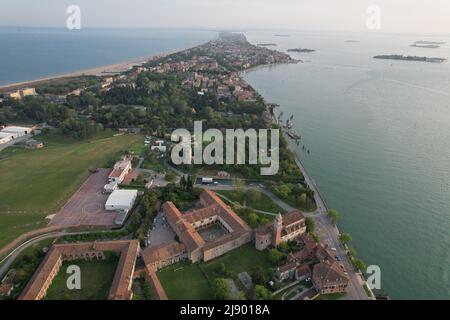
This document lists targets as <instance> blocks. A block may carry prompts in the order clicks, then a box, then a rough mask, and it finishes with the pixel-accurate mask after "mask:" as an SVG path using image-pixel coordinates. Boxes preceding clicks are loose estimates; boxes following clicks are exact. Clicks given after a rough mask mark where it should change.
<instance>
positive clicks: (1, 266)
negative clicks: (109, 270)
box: [0, 230, 99, 279]
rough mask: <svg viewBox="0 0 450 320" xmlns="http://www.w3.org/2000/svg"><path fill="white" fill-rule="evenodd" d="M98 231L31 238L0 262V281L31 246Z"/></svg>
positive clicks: (53, 234) (65, 232)
mask: <svg viewBox="0 0 450 320" xmlns="http://www.w3.org/2000/svg"><path fill="white" fill-rule="evenodd" d="M97 232H99V231H98V230H94V231H79V232H68V231H65V230H63V231H56V232H50V233H45V234H41V235H39V236H36V237H34V238H31V239H29V240H27V241H25V242H24V243H22V244H21V245H19V246H18V247H16V248H15V249H14V250H13V251H11V252H10V253H9V254H8V255H7V256H6V257H4V258H3V259H2V260H1V261H0V279H1V278H3V276H4V274H5V273H6V272H7V271H8V269H9V268H10V266H11V265H12V263H13V262H14V261H15V260H16V258H17V257H18V256H19V255H20V253H22V252H23V251H24V250H25V249H27V248H29V247H30V246H32V245H34V244H36V243H38V242H41V241H43V240H46V239H51V238H57V237H63V236H75V235H83V234H89V233H97Z"/></svg>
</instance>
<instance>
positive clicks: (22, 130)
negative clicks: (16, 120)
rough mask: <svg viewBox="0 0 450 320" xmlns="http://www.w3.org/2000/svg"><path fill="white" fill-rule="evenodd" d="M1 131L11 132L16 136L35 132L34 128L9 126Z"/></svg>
mask: <svg viewBox="0 0 450 320" xmlns="http://www.w3.org/2000/svg"><path fill="white" fill-rule="evenodd" d="M0 132H1V133H9V134H11V135H13V136H14V139H15V138H18V137H22V136H25V135H27V134H30V133H32V132H33V129H32V128H26V127H16V126H9V127H5V128H4V129H2V130H1V131H0Z"/></svg>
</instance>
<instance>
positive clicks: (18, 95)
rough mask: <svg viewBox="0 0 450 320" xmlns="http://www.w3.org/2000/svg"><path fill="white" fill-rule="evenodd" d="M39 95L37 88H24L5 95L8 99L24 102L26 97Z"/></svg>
mask: <svg viewBox="0 0 450 320" xmlns="http://www.w3.org/2000/svg"><path fill="white" fill-rule="evenodd" d="M35 95H37V93H36V89H35V88H24V89H18V90H15V91H10V92H7V93H6V94H5V96H6V97H8V98H10V99H15V100H22V99H23V98H25V97H26V96H35Z"/></svg>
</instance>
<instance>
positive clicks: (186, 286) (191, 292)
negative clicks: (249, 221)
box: [158, 244, 272, 300]
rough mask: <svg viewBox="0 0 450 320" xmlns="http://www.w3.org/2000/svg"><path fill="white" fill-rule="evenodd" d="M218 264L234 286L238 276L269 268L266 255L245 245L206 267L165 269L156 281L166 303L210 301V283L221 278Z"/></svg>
mask: <svg viewBox="0 0 450 320" xmlns="http://www.w3.org/2000/svg"><path fill="white" fill-rule="evenodd" d="M221 263H223V264H224V265H225V266H226V269H227V273H228V274H229V276H231V278H233V279H234V280H235V283H236V284H237V285H238V286H239V284H240V282H239V280H238V278H237V274H238V273H241V272H244V271H247V272H248V273H250V272H251V270H252V269H253V267H255V266H261V267H263V268H264V269H268V268H271V267H272V263H271V262H270V260H269V257H268V253H267V252H266V251H263V252H260V251H257V250H256V249H255V247H254V245H253V244H248V245H245V246H243V247H241V248H239V249H236V250H233V251H231V252H229V253H227V254H226V255H224V256H222V257H219V258H217V259H214V260H213V261H210V262H208V263H201V264H199V265H197V264H189V263H178V264H176V265H173V266H170V267H167V268H165V269H163V270H161V271H159V272H158V278H159V280H160V281H161V283H162V285H163V287H164V290H165V291H166V293H167V296H168V297H169V299H170V300H182V299H187V300H205V299H213V291H212V289H211V287H210V282H212V281H213V280H214V279H216V278H223V277H224V275H222V274H220V273H219V266H220V264H221Z"/></svg>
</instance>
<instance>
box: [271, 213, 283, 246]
mask: <svg viewBox="0 0 450 320" xmlns="http://www.w3.org/2000/svg"><path fill="white" fill-rule="evenodd" d="M273 223H274V225H273V232H274V237H273V238H274V243H273V245H274V246H275V247H278V245H279V244H280V243H281V231H282V230H283V217H282V215H281V213H279V214H278V215H277V217H276V218H275V220H274V222H273Z"/></svg>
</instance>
